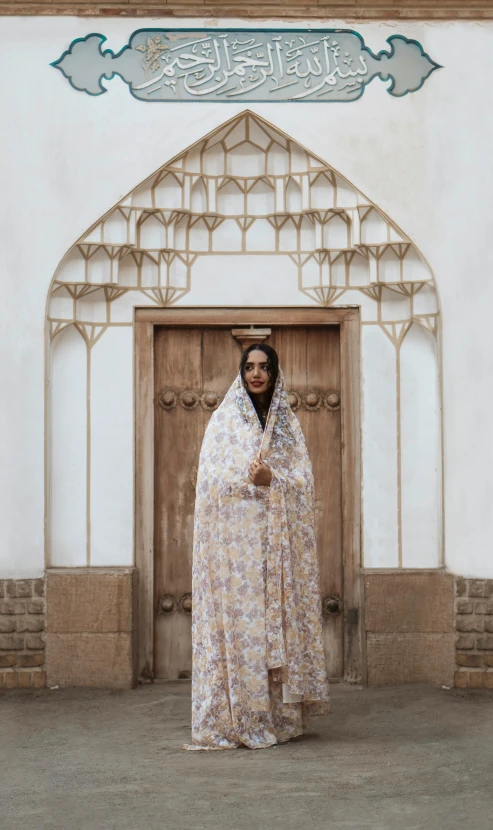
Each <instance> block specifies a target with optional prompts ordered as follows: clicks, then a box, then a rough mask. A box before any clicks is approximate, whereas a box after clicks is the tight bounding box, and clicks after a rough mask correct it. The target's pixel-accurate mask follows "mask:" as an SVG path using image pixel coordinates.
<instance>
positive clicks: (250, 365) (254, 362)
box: [243, 349, 270, 395]
mask: <svg viewBox="0 0 493 830" xmlns="http://www.w3.org/2000/svg"><path fill="white" fill-rule="evenodd" d="M268 370H269V360H268V358H267V355H266V354H265V352H261V351H260V349H254V351H253V352H250V354H249V355H248V357H247V362H246V363H245V368H244V369H243V379H244V381H245V383H246V387H247V389H248V391H249V393H250V395H265V393H266V392H267V390H268V388H269V385H270V377H269V371H268Z"/></svg>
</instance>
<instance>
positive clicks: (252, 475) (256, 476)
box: [248, 458, 272, 487]
mask: <svg viewBox="0 0 493 830" xmlns="http://www.w3.org/2000/svg"><path fill="white" fill-rule="evenodd" d="M248 478H249V479H250V481H251V482H252V484H255V485H256V486H257V487H269V486H270V483H271V481H272V470H271V469H270V467H268V466H267V464H264V462H263V461H259V459H258V458H256V459H255V461H254V462H253V463H252V464H250V467H249V470H248Z"/></svg>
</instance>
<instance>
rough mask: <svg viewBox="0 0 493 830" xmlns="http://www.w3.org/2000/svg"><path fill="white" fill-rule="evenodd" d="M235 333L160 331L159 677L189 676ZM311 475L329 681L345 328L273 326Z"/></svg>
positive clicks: (337, 672)
mask: <svg viewBox="0 0 493 830" xmlns="http://www.w3.org/2000/svg"><path fill="white" fill-rule="evenodd" d="M233 328H234V326H231V327H228V328H226V327H224V326H223V327H214V326H197V327H186V328H185V327H183V328H181V327H178V326H173V327H166V326H157V327H156V328H155V352H154V367H155V369H154V372H155V376H154V389H155V400H156V406H155V523H154V556H155V562H154V610H155V629H154V676H155V677H157V678H163V679H169V680H172V679H176V678H185V677H189V676H190V673H191V662H192V650H191V573H192V538H193V512H194V496H195V491H194V487H195V477H196V473H197V464H198V457H199V452H200V446H201V443H202V438H203V435H204V431H205V427H206V425H207V422H208V420H209V418H210V415H211V411H213V410H214V408H215V407H216V406H217V403H218V402H219V401H220V400H221V398H222V397H223V396H224V394H225V393H226V392H227V390H228V389H229V387H230V385H231V383H232V381H233V379H234V377H235V375H236V373H237V371H238V363H239V359H240V356H241V346H240V344H239V343H238V342H237V340H236V339H235V338H234V337H233V335H232V329H233ZM270 328H271V334H270V336H269V337H268V338H267V339H266V341H265V342H267V343H269V344H270V345H272V346H273V347H274V348H275V349H276V351H277V352H278V354H279V358H280V363H281V366H282V368H283V371H284V374H285V377H286V384H287V388H288V390H290V392H291V403H292V406H293V408H294V409H295V410H296V415H297V417H298V418H299V420H300V423H301V426H302V429H303V432H304V435H305V438H306V441H307V445H308V451H309V454H310V458H311V460H312V465H313V472H314V476H315V521H316V532H317V544H318V552H319V558H320V569H321V595H322V607H323V615H324V643H325V653H326V661H327V670H328V674H329V677H330V678H334V679H336V678H342V676H343V673H344V671H343V669H344V667H343V615H342V613H341V609H342V584H343V583H342V578H343V575H342V509H341V492H342V486H341V485H342V482H341V418H340V328H339V326H337V325H333V326H279V325H275V326H274V325H273V326H271V327H270Z"/></svg>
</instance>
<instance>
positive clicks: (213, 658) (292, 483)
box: [186, 344, 328, 749]
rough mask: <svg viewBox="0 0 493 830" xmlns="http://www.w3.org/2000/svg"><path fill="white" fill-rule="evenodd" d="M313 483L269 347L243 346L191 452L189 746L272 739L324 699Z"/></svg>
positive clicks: (317, 710)
mask: <svg viewBox="0 0 493 830" xmlns="http://www.w3.org/2000/svg"><path fill="white" fill-rule="evenodd" d="M312 489H313V476H312V471H311V465H310V460H309V458H308V453H307V450H306V445H305V441H304V438H303V433H302V432H301V428H300V425H299V423H298V420H297V418H296V417H295V415H294V414H293V413H292V411H291V408H290V406H289V403H288V399H287V396H286V391H285V388H284V379H283V375H282V372H281V370H280V368H279V361H278V357H277V354H276V352H275V351H274V349H272V348H271V347H270V346H266V345H263V344H262V345H259V344H256V345H252V346H249V348H248V349H246V351H245V352H244V354H243V356H242V359H241V363H240V373H239V375H238V377H237V378H236V380H235V382H234V383H233V385H232V387H231V388H230V390H229V392H228V393H227V395H226V397H225V398H224V401H223V402H222V404H221V406H220V407H219V408H218V409H217V411H216V412H215V413H214V414H213V416H212V418H211V420H210V423H209V425H208V427H207V430H206V433H205V436H204V442H203V444H202V450H201V454H200V464H199V471H198V477H197V488H196V493H197V496H196V506H195V536H194V560H193V605H194V611H193V634H192V636H193V674H192V742H193V743H192V745H191V746H190V745H189V746H187V747H186V748H187V749H233V748H235V747H239V746H247V747H250V748H252V749H260V748H262V747H268V746H273V745H275V744H277V743H280V742H283V741H286V740H289V739H290V738H294V737H296V736H297V735H300V734H301V733H302V731H303V724H304V723H305V722H306V717H307V716H308V715H310V714H325V713H326V712H327V711H328V684H327V678H326V673H325V662H324V651H323V645H322V629H321V617H320V596H319V586H318V562H317V554H316V545H315V535H314V527H313V510H312Z"/></svg>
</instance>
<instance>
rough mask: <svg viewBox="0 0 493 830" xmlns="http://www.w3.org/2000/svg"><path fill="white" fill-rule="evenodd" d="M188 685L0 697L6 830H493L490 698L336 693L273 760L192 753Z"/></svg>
mask: <svg viewBox="0 0 493 830" xmlns="http://www.w3.org/2000/svg"><path fill="white" fill-rule="evenodd" d="M189 718H190V689H189V685H188V684H186V683H174V684H162V685H158V684H156V685H154V686H147V687H143V688H140V689H137V690H135V691H133V692H113V693H112V692H103V691H89V690H80V689H78V690H65V691H50V690H42V691H38V692H26V693H19V692H17V693H7V694H2V696H0V827H1V828H2V830H21V828H22V830H30V828H36V830H110V828H111V830H113V828H114V830H141V828H142V830H144V829H145V830H154V829H155V830H171V828H173V830H189V828H193V830H212V828H214V830H267V828H269V830H277V828H279V830H281V828H282V830H301V829H302V828H303V829H304V828H310V830H333V829H334V830H335V828H337V830H339V829H340V830H368V829H369V828H371V830H400V828H405V830H425V828H426V830H435V828H436V830H455V828H461V829H462V828H468V830H491V829H492V828H493V696H492V695H491V694H488V693H487V692H478V693H469V694H466V693H464V692H462V691H454V690H443V689H437V688H432V687H429V686H401V687H391V688H389V687H387V688H382V689H355V688H344V687H338V686H334V687H333V714H332V715H330V716H329V717H328V718H325V719H323V720H320V721H318V722H316V723H315V727H314V729H313V731H312V732H311V733H310V734H308V735H306V736H304V737H303V738H299V739H297V740H295V741H292V742H291V743H289V744H285V745H282V746H279V747H276V748H273V749H267V750H260V751H251V750H247V749H239V750H233V751H231V752H184V751H182V750H181V749H180V745H181V743H182V742H183V741H187V740H188V739H189Z"/></svg>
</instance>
